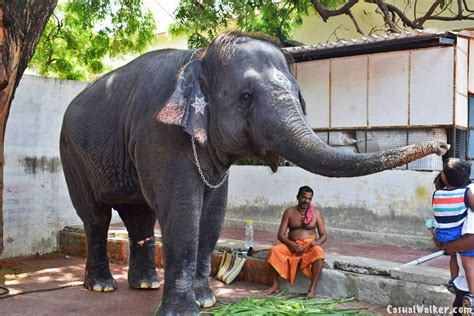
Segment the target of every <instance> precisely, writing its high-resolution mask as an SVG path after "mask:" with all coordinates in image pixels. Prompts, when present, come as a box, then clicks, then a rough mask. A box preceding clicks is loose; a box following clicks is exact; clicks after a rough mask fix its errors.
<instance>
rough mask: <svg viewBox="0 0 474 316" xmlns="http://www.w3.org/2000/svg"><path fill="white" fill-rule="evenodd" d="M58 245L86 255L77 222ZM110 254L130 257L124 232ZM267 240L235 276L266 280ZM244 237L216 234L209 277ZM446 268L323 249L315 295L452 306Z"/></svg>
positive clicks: (159, 255)
mask: <svg viewBox="0 0 474 316" xmlns="http://www.w3.org/2000/svg"><path fill="white" fill-rule="evenodd" d="M155 237H156V241H157V243H156V244H157V247H156V256H155V264H156V265H157V266H159V267H163V265H164V260H163V247H162V243H161V233H160V232H159V231H156V232H155ZM58 244H59V247H60V250H61V251H62V252H63V253H66V254H69V255H78V256H85V255H86V237H85V233H84V230H83V229H82V228H81V227H66V228H65V229H64V230H63V231H61V232H60V233H59V242H58ZM107 245H108V254H109V257H110V260H111V261H112V262H115V263H120V264H127V262H128V254H129V250H128V235H127V232H126V230H124V229H111V230H110V231H109V238H108V243H107ZM270 247H271V245H264V244H255V247H254V249H255V250H256V251H257V253H256V254H255V255H254V256H253V257H247V260H246V262H245V264H244V267H243V268H242V271H241V272H240V273H239V275H238V277H237V279H238V280H241V281H247V282H256V283H261V284H267V285H270V284H271V282H272V269H271V267H270V265H269V264H268V263H267V261H266V260H267V257H268V249H269V248H270ZM243 248H244V241H242V240H234V239H224V238H221V239H219V241H218V243H217V246H216V251H215V252H214V254H213V256H212V272H211V276H214V275H215V274H216V273H217V269H218V267H219V263H220V261H221V258H222V251H224V250H226V251H230V252H232V251H234V250H236V249H243ZM448 279H449V271H448V270H444V269H438V268H432V267H426V266H402V265H401V264H400V263H395V262H389V261H383V260H377V259H371V258H365V257H349V256H341V255H335V254H326V260H325V264H324V269H323V272H322V274H321V279H320V282H319V283H318V287H317V290H316V291H317V293H318V295H324V296H330V297H347V296H351V297H354V298H355V299H357V300H360V301H365V302H367V303H372V304H381V305H392V306H411V305H414V304H425V305H434V306H451V303H452V300H453V296H452V294H450V293H449V292H448V291H447V290H446V287H445V284H446V282H447V281H448ZM280 284H281V287H282V289H286V290H288V291H290V292H294V293H301V294H303V293H306V292H307V290H308V287H309V284H310V280H309V279H308V278H306V277H305V276H304V275H303V274H302V273H301V272H300V271H298V274H297V276H296V280H295V284H293V286H291V285H290V284H289V283H288V282H287V281H285V280H280Z"/></svg>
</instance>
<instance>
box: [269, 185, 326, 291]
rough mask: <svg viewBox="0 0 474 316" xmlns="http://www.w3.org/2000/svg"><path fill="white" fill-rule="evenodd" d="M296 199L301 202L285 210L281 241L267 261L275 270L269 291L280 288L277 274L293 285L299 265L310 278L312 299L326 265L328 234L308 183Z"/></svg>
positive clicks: (281, 226) (281, 227)
mask: <svg viewBox="0 0 474 316" xmlns="http://www.w3.org/2000/svg"><path fill="white" fill-rule="evenodd" d="M296 199H297V200H298V205H296V206H293V207H290V208H288V209H286V210H285V213H284V214H283V217H282V219H281V224H280V228H279V229H278V240H279V241H280V242H282V244H279V245H276V246H273V247H272V248H271V249H270V253H269V256H268V263H269V264H270V265H271V266H272V267H273V269H274V271H273V284H272V286H271V287H270V288H269V289H268V290H267V291H266V293H267V294H274V293H277V292H279V291H280V285H279V283H278V275H280V276H281V277H282V278H284V279H286V280H288V281H290V283H291V284H292V285H293V283H294V280H295V276H296V270H297V269H298V265H300V267H301V271H302V272H303V274H305V275H306V276H308V277H310V278H311V285H310V287H309V290H308V293H307V295H306V297H307V298H313V297H315V296H316V285H317V284H318V281H319V277H320V275H321V270H322V269H323V265H324V251H323V248H322V247H321V245H322V244H323V243H324V242H325V241H326V240H327V233H326V228H325V227H324V221H323V217H322V215H321V213H320V212H319V210H318V209H316V208H314V207H313V206H312V205H311V200H312V199H313V190H312V189H311V188H310V187H308V186H303V187H301V188H300V189H299V191H298V195H297V196H296ZM316 229H317V231H318V234H316ZM287 231H288V233H287ZM318 236H319V237H318Z"/></svg>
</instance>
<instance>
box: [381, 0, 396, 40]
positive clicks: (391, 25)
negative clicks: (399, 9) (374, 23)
mask: <svg viewBox="0 0 474 316" xmlns="http://www.w3.org/2000/svg"><path fill="white" fill-rule="evenodd" d="M375 4H377V6H378V7H379V8H380V10H381V11H382V15H383V19H384V21H385V24H387V26H388V29H389V31H390V32H397V33H398V32H399V30H398V27H397V25H396V24H395V22H394V20H392V19H391V18H390V13H392V14H393V12H390V11H389V10H388V7H387V4H386V3H385V2H384V1H382V0H375Z"/></svg>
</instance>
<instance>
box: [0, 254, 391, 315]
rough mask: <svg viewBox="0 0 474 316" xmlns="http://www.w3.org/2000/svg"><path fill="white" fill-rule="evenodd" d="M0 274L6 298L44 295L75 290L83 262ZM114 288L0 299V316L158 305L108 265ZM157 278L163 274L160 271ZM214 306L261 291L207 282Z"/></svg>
mask: <svg viewBox="0 0 474 316" xmlns="http://www.w3.org/2000/svg"><path fill="white" fill-rule="evenodd" d="M0 269H1V270H0V271H3V272H5V279H6V282H5V284H6V287H7V288H8V289H9V290H10V293H12V294H15V293H18V292H23V291H29V290H38V289H49V288H55V287H59V286H63V285H67V284H76V285H78V284H80V283H81V280H82V274H83V269H84V258H74V257H73V258H69V259H66V258H65V256H64V255H63V254H59V253H55V254H47V255H43V256H33V257H22V258H13V259H4V260H1V261H0ZM111 269H112V273H113V275H114V277H115V279H116V280H117V282H118V290H117V291H115V292H111V293H94V292H91V291H88V290H85V289H84V288H82V286H74V287H69V288H64V289H60V290H55V291H45V292H34V293H29V294H25V295H19V296H15V297H11V298H5V299H0V315H22V316H29V315H31V316H33V315H34V316H41V315H124V316H125V315H127V316H128V315H152V313H153V311H154V310H155V309H156V307H157V305H158V304H159V302H160V300H161V293H162V291H161V290H156V291H141V290H132V289H130V288H129V287H128V284H127V267H126V266H121V265H116V264H111ZM160 277H161V278H163V271H162V270H161V269H160ZM211 286H212V288H213V290H214V291H215V293H216V295H217V297H218V303H230V302H236V301H240V300H242V299H244V298H246V297H249V296H250V297H260V296H263V295H264V294H263V291H264V289H265V288H266V286H264V285H260V284H256V283H248V282H247V283H246V282H239V281H235V282H233V283H232V284H230V285H224V284H222V283H220V282H217V281H215V280H213V279H211ZM345 306H346V307H350V308H364V309H365V310H366V311H367V312H370V313H379V314H384V311H385V307H383V306H375V305H370V304H366V303H361V302H352V303H350V304H346V305H345Z"/></svg>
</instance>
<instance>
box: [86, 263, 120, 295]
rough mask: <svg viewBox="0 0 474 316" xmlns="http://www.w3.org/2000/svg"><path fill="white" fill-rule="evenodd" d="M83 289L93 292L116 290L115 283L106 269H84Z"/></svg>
mask: <svg viewBox="0 0 474 316" xmlns="http://www.w3.org/2000/svg"><path fill="white" fill-rule="evenodd" d="M84 287H85V288H86V289H88V290H91V291H94V292H111V291H115V290H116V289H117V281H115V280H114V278H113V277H112V274H111V273H110V270H109V269H108V267H101V268H97V267H96V268H93V269H88V270H87V269H86V276H85V278H84Z"/></svg>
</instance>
